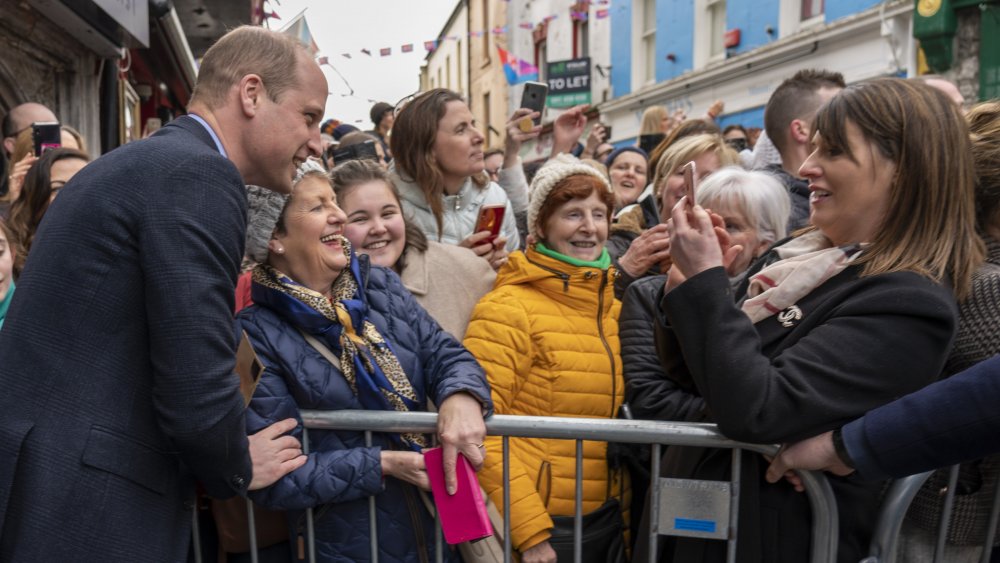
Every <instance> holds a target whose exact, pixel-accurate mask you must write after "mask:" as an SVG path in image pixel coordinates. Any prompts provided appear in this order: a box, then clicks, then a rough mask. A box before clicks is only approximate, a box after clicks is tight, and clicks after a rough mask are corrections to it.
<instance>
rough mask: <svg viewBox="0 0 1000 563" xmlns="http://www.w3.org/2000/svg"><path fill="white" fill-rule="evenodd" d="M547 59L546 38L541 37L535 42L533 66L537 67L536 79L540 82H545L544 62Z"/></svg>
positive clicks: (545, 69) (545, 70) (547, 47)
mask: <svg viewBox="0 0 1000 563" xmlns="http://www.w3.org/2000/svg"><path fill="white" fill-rule="evenodd" d="M548 60H549V46H548V40H546V39H542V40H540V41H537V42H536V43H535V66H536V67H538V80H539V81H540V82H545V79H546V78H547V77H546V72H547V71H548V69H547V68H545V63H546V62H547V61H548Z"/></svg>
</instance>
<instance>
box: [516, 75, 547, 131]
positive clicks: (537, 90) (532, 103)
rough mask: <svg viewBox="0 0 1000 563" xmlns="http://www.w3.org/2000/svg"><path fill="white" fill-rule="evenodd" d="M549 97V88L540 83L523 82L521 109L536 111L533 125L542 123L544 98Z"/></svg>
mask: <svg viewBox="0 0 1000 563" xmlns="http://www.w3.org/2000/svg"><path fill="white" fill-rule="evenodd" d="M548 95H549V87H548V86H547V85H545V84H542V83H541V82H525V83H524V93H522V94H521V107H522V108H528V109H530V110H531V111H537V112H538V117H536V118H535V119H534V121H535V125H540V124H541V123H542V114H543V113H544V112H545V98H546V97H548Z"/></svg>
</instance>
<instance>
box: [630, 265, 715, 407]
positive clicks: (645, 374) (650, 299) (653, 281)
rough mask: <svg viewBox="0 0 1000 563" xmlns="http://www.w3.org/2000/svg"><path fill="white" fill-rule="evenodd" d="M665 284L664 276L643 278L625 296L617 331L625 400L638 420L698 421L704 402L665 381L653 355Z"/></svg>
mask: <svg viewBox="0 0 1000 563" xmlns="http://www.w3.org/2000/svg"><path fill="white" fill-rule="evenodd" d="M665 281H666V276H652V277H649V278H644V279H642V280H639V281H638V282H636V283H634V284H632V285H631V286H629V288H628V290H626V292H625V300H624V301H623V302H622V312H621V319H620V321H619V329H618V330H619V336H620V338H621V343H622V366H623V371H622V374H623V375H624V377H625V399H626V401H628V404H629V406H630V407H631V408H632V414H633V415H634V416H635V418H638V419H647V420H682V421H695V420H701V414H702V408H703V407H704V406H705V400H704V399H702V398H701V397H700V396H699V395H698V394H697V393H692V392H691V391H690V390H686V389H683V388H682V387H681V386H680V385H678V384H677V383H676V382H674V381H673V380H671V379H670V378H668V377H667V374H666V371H665V368H664V365H663V364H662V363H661V362H660V358H659V357H658V356H657V354H656V341H655V337H654V335H653V323H654V317H655V316H654V311H656V307H657V304H658V303H659V296H660V290H661V289H662V288H663V284H664V283H665ZM676 353H677V354H679V353H680V350H677V351H676Z"/></svg>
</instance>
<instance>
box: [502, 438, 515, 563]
mask: <svg viewBox="0 0 1000 563" xmlns="http://www.w3.org/2000/svg"><path fill="white" fill-rule="evenodd" d="M502 447H503V482H504V483H505V484H507V483H510V436H504V437H503V446H502ZM512 550H513V548H512V546H511V539H510V487H509V486H505V487H504V488H503V560H504V563H510V561H511V554H512Z"/></svg>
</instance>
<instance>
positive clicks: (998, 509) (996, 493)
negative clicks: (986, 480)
mask: <svg viewBox="0 0 1000 563" xmlns="http://www.w3.org/2000/svg"><path fill="white" fill-rule="evenodd" d="M998 521H1000V487H996V488H995V489H994V490H993V507H992V508H990V521H989V523H988V524H987V528H986V540H985V541H983V554H982V556H980V558H979V563H989V561H990V556H991V555H992V554H993V538H995V537H996V533H997V522H998Z"/></svg>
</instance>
